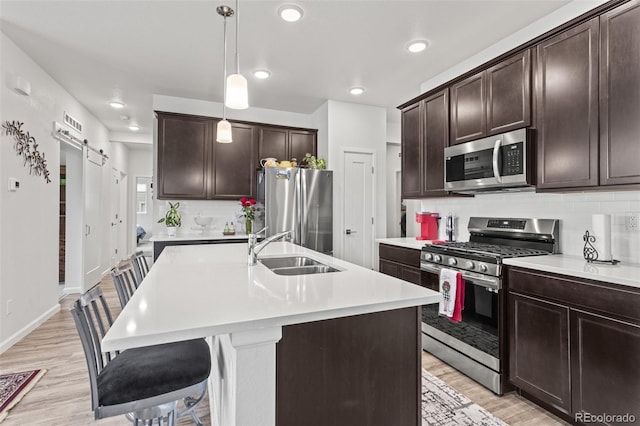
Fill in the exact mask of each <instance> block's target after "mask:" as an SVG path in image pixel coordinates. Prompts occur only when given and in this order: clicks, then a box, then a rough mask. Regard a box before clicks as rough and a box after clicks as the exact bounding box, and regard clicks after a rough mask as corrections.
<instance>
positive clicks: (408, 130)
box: [400, 102, 424, 198]
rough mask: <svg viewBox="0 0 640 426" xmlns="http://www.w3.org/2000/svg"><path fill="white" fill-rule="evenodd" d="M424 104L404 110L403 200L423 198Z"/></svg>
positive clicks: (420, 103) (402, 145)
mask: <svg viewBox="0 0 640 426" xmlns="http://www.w3.org/2000/svg"><path fill="white" fill-rule="evenodd" d="M423 111H424V103H423V102H419V103H417V104H414V105H411V106H409V107H407V108H405V109H404V110H402V123H401V126H402V130H401V131H402V141H401V147H400V150H401V153H402V159H401V168H402V174H401V180H402V198H418V197H420V196H422V176H423V174H422V173H423V172H422V164H423V160H422V150H423V139H424V138H423V135H422V127H423V125H424V124H423V120H422V117H423V115H424V112H423Z"/></svg>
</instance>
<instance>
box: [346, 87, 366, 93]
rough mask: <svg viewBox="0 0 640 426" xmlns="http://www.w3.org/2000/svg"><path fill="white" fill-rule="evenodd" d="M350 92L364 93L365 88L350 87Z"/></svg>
mask: <svg viewBox="0 0 640 426" xmlns="http://www.w3.org/2000/svg"><path fill="white" fill-rule="evenodd" d="M349 93H351V94H352V95H362V94H363V93H364V88H362V87H352V88H351V89H349Z"/></svg>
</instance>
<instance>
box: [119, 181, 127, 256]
mask: <svg viewBox="0 0 640 426" xmlns="http://www.w3.org/2000/svg"><path fill="white" fill-rule="evenodd" d="M128 182H129V180H128V178H127V175H126V174H124V173H120V185H119V187H120V220H118V227H119V228H120V235H119V236H118V259H120V260H121V259H124V258H126V257H127V256H128V250H129V249H128V247H127V243H128V242H129V238H128V235H127V230H128V229H129V221H128V215H127V211H128V210H127V206H128V205H129V203H128V202H127V201H128V200H127V188H128V187H129V185H128Z"/></svg>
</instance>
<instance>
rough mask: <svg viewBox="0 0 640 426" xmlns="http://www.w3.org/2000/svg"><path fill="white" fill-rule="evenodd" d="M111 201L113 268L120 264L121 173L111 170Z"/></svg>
mask: <svg viewBox="0 0 640 426" xmlns="http://www.w3.org/2000/svg"><path fill="white" fill-rule="evenodd" d="M109 187H110V189H111V199H110V200H109V201H110V203H111V205H110V214H109V261H110V265H111V267H114V266H116V265H117V264H118V261H119V260H120V259H119V256H118V246H119V240H120V172H119V171H118V170H116V169H111V185H110V186H109Z"/></svg>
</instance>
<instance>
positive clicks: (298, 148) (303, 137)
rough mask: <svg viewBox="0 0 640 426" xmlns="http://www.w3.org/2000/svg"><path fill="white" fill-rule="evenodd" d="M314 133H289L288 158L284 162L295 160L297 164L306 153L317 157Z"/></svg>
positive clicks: (299, 131)
mask: <svg viewBox="0 0 640 426" xmlns="http://www.w3.org/2000/svg"><path fill="white" fill-rule="evenodd" d="M316 146H317V142H316V133H315V132H308V131H304V130H290V131H289V156H288V157H287V158H285V160H291V159H292V158H295V159H296V160H297V161H298V162H299V161H300V160H302V159H303V158H304V156H305V155H306V154H307V153H310V154H311V155H314V156H317V147H316Z"/></svg>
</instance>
